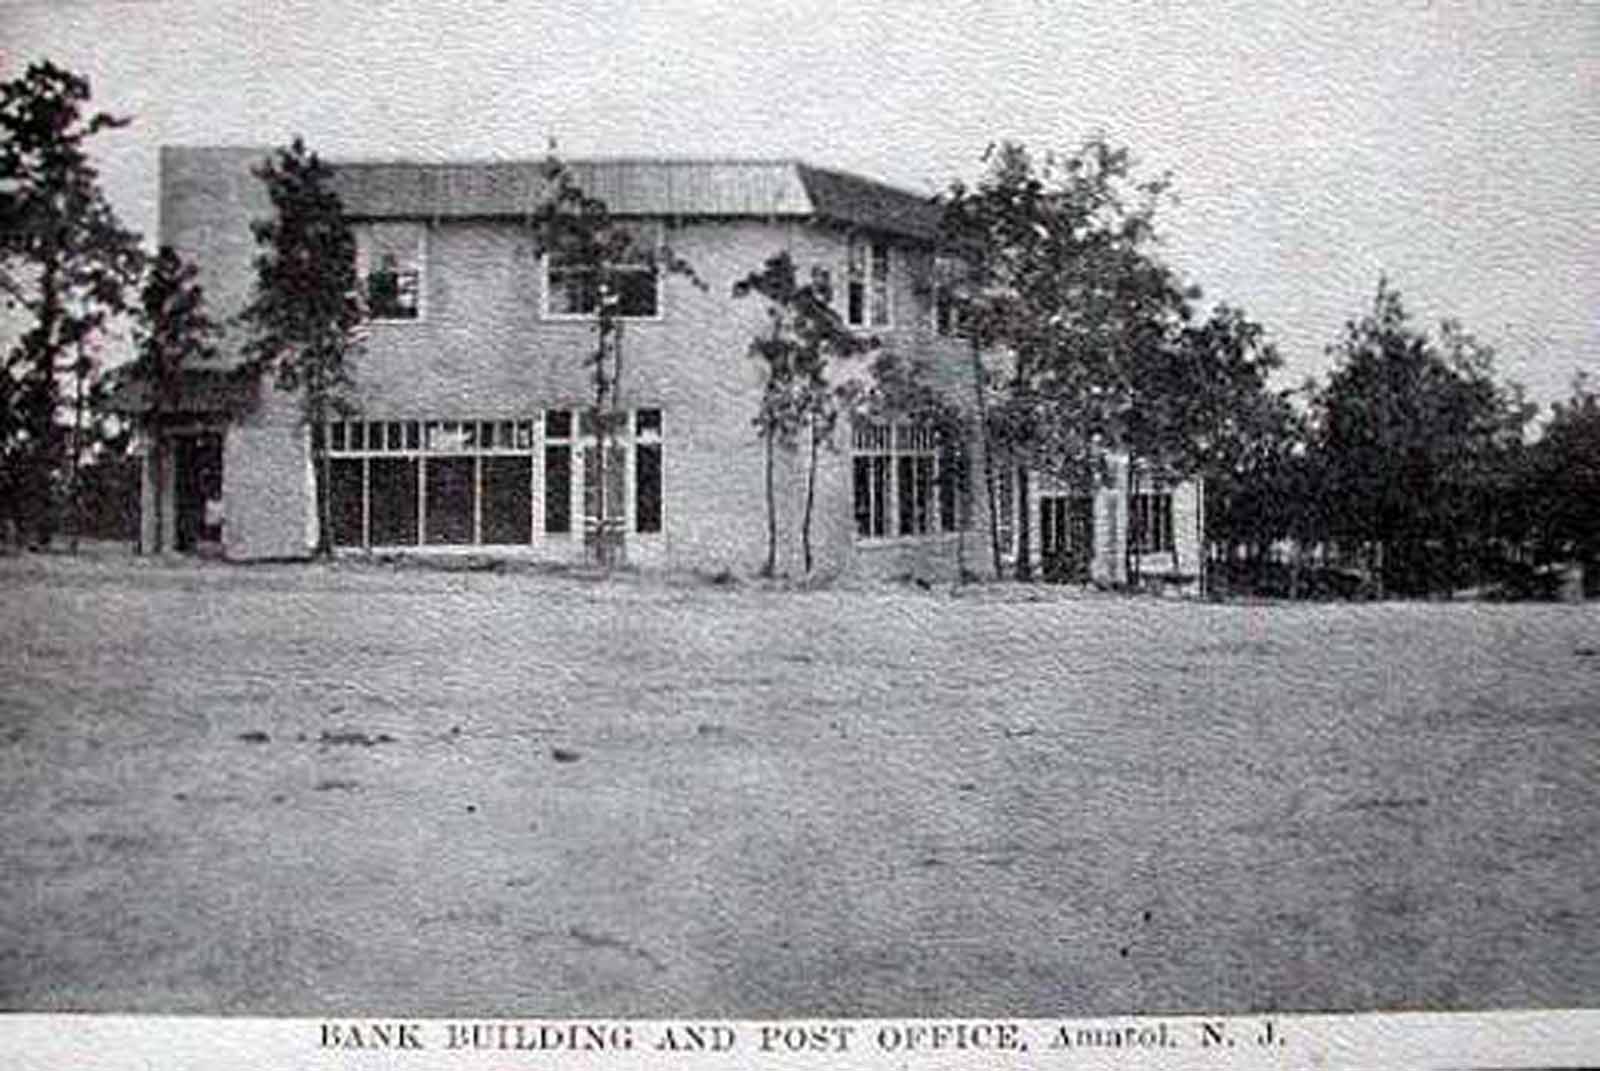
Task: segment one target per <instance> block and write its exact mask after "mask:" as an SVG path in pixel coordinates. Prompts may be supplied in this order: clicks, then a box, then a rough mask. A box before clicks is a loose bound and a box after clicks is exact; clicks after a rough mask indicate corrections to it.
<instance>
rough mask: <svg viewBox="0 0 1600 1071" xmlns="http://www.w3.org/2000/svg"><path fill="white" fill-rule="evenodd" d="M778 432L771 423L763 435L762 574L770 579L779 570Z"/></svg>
mask: <svg viewBox="0 0 1600 1071" xmlns="http://www.w3.org/2000/svg"><path fill="white" fill-rule="evenodd" d="M776 433H777V429H776V428H773V427H772V426H770V425H769V426H768V427H767V429H766V432H765V435H764V436H763V438H764V439H765V440H766V448H767V564H766V565H764V566H762V567H761V575H762V576H764V577H766V578H767V579H769V580H770V579H772V577H773V576H775V575H776V574H777V571H778V496H777V492H776V491H775V490H774V489H773V473H772V467H773V453H774V450H775V446H774V443H773V437H774V435H776Z"/></svg>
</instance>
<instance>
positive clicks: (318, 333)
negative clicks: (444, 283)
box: [241, 137, 364, 555]
mask: <svg viewBox="0 0 1600 1071" xmlns="http://www.w3.org/2000/svg"><path fill="white" fill-rule="evenodd" d="M253 174H254V175H255V176H256V178H258V179H260V180H261V181H262V182H263V183H265V184H266V187H267V195H268V197H269V198H270V199H271V202H272V208H273V214H272V215H271V216H270V217H269V218H266V219H258V220H255V221H253V222H252V223H251V225H250V229H251V233H252V234H253V235H254V236H255V241H256V246H257V253H256V257H255V272H256V279H255V287H254V290H253V292H252V295H251V299H250V303H249V304H248V305H247V306H246V307H245V310H244V312H243V313H242V315H241V319H242V320H243V322H244V323H245V324H246V325H247V326H248V328H249V330H250V337H249V339H248V340H247V341H246V342H245V345H244V353H245V355H246V358H247V368H249V369H250V370H252V371H254V372H256V373H258V374H270V375H272V377H273V379H274V382H275V383H276V385H277V388H278V389H279V390H283V391H290V392H295V393H296V394H297V395H298V396H299V399H300V414H301V420H302V422H303V423H304V424H305V425H306V426H307V427H308V428H309V429H310V439H311V451H312V467H313V471H314V472H315V473H316V484H317V489H316V500H317V517H318V525H317V552H318V553H319V554H323V555H326V554H330V553H332V523H331V519H330V516H329V493H330V492H329V474H328V457H327V451H326V443H325V434H324V429H325V428H326V427H327V422H328V420H329V419H331V418H332V417H333V416H335V415H339V414H342V413H345V412H348V411H349V410H350V408H351V402H350V393H351V390H352V387H353V385H354V384H353V379H352V376H351V357H352V356H353V355H354V353H355V352H356V351H357V350H359V348H360V347H361V345H362V342H363V338H364V334H363V327H362V323H363V310H362V302H361V297H360V293H359V288H358V285H357V278H356V244H355V237H354V235H353V234H352V233H351V230H350V225H349V223H348V222H347V221H346V219H345V216H344V211H343V208H342V206H341V204H340V201H339V195H338V194H337V193H336V192H335V191H334V189H333V187H332V185H331V182H330V180H331V178H332V175H333V172H332V171H331V169H329V167H328V166H327V165H326V164H324V163H323V162H322V160H321V159H319V158H318V156H317V154H316V153H314V152H311V151H310V150H308V149H307V148H306V145H305V142H304V141H302V140H301V139H300V138H298V137H297V138H295V139H294V141H293V142H292V143H291V144H290V145H289V146H288V147H287V148H280V149H278V150H277V151H276V152H275V153H274V154H273V155H272V156H271V157H270V158H269V159H267V160H266V161H265V162H263V163H262V164H261V165H260V166H259V167H257V168H255V169H254V172H253Z"/></svg>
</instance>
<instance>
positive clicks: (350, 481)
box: [324, 409, 663, 547]
mask: <svg viewBox="0 0 1600 1071" xmlns="http://www.w3.org/2000/svg"><path fill="white" fill-rule="evenodd" d="M577 423H578V421H577V411H575V410H571V409H552V410H549V411H547V412H545V413H543V414H540V415H539V416H537V417H524V418H518V419H510V420H506V419H499V420H343V421H335V422H332V423H330V424H328V425H327V427H326V429H325V431H324V434H325V435H326V442H327V448H328V455H329V469H328V473H329V489H328V490H329V504H330V513H331V523H332V537H333V543H334V545H335V546H339V547H415V546H518V545H528V544H531V543H534V542H536V541H538V540H539V539H541V538H543V537H545V536H557V537H559V536H565V535H569V534H571V533H572V531H573V527H574V525H573V520H574V516H575V514H577V513H578V512H580V511H585V505H584V502H583V501H580V499H581V498H582V496H583V495H585V494H586V493H587V492H588V490H589V489H590V487H591V486H592V485H593V484H594V480H595V477H596V473H595V471H593V470H594V469H595V467H596V466H595V463H594V461H593V460H592V458H588V457H586V456H585V455H586V453H589V454H592V453H593V436H592V435H587V434H585V433H584V432H583V430H582V429H579V428H578V427H576V425H577ZM627 428H628V430H627V431H626V432H624V433H623V434H622V435H621V436H620V441H619V442H617V444H616V447H615V449H616V451H617V454H616V456H618V457H619V458H621V459H622V460H621V462H620V464H618V465H617V466H615V467H614V468H613V471H612V472H611V473H610V474H609V476H608V479H609V480H611V481H615V485H616V487H615V490H614V497H613V501H616V502H618V503H619V504H621V503H625V502H626V501H627V497H626V496H625V495H624V494H623V493H622V488H623V487H624V486H627V485H630V484H631V487H632V496H631V498H632V503H633V508H632V510H631V511H629V512H631V517H626V518H624V519H625V520H626V521H627V522H628V523H629V525H630V527H631V528H632V529H633V530H634V531H636V532H638V533H641V534H650V533H655V532H659V531H661V521H662V511H663V488H662V478H661V477H662V418H661V410H659V409H640V410H637V411H635V412H634V413H632V414H630V419H629V421H628V425H627ZM630 453H631V457H632V461H631V463H630V462H629V460H628V458H629V456H630ZM622 508H624V509H626V506H623V507H622Z"/></svg>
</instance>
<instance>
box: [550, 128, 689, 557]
mask: <svg viewBox="0 0 1600 1071" xmlns="http://www.w3.org/2000/svg"><path fill="white" fill-rule="evenodd" d="M544 178H545V181H546V183H547V184H548V186H549V193H548V195H547V196H546V197H545V198H544V200H543V201H542V202H541V204H540V206H539V208H538V209H537V211H535V212H534V213H533V214H532V215H531V216H530V218H529V226H530V230H531V232H532V234H533V238H534V242H535V244H536V245H537V246H538V247H539V252H540V253H541V254H543V255H546V256H550V257H554V258H559V259H560V261H561V262H562V263H563V264H564V265H565V266H566V267H567V268H568V269H569V270H570V271H572V272H573V273H574V275H575V276H576V277H578V278H581V279H583V280H585V281H586V289H585V292H584V294H583V302H582V303H583V305H584V306H585V311H589V312H592V314H593V316H594V331H595V344H594V349H593V350H592V351H591V352H590V355H589V367H590V369H591V370H592V375H593V379H592V382H593V386H594V404H593V406H592V407H591V409H590V413H589V420H590V423H591V424H592V426H593V427H594V433H595V439H596V446H597V449H596V451H595V458H596V464H597V465H598V467H599V472H598V473H597V480H598V487H599V493H598V494H597V496H596V521H597V522H598V527H597V531H596V538H595V542H594V544H593V548H594V553H595V556H596V559H597V561H598V562H599V564H601V565H603V566H605V567H607V568H609V567H610V566H612V565H613V564H616V563H618V562H620V561H621V560H623V558H624V557H625V554H626V543H625V539H626V536H625V533H624V531H623V524H622V518H623V511H624V506H623V504H622V502H621V501H620V496H621V483H620V480H618V481H615V486H613V483H614V481H612V480H610V479H608V478H607V475H606V474H607V471H608V469H611V467H612V466H617V467H616V468H615V469H614V470H612V471H616V472H620V471H621V468H620V466H621V465H622V464H623V459H622V458H621V457H620V456H616V451H615V449H614V447H613V445H612V441H613V437H614V436H616V435H617V434H618V433H620V432H621V431H622V430H623V429H624V427H625V426H626V423H627V418H628V414H627V413H626V412H625V411H624V410H623V409H622V408H621V385H622V381H623V358H624V348H623V329H624V326H625V324H626V316H625V313H624V309H623V293H624V288H625V286H626V283H627V279H626V276H625V274H624V268H623V266H625V265H626V266H627V270H628V272H630V273H635V272H637V271H638V269H639V268H641V267H643V268H646V269H648V270H649V272H650V273H651V274H652V275H659V274H661V273H665V274H668V275H677V276H682V277H684V278H686V279H688V280H689V281H690V282H692V283H693V284H694V285H696V286H697V287H700V288H702V289H703V288H704V283H703V282H702V281H701V280H700V278H699V276H698V275H696V274H695V271H694V269H693V267H692V266H691V265H690V264H689V263H688V262H687V261H686V260H684V259H683V258H681V257H679V256H677V255H676V254H675V253H673V251H672V250H671V249H670V248H669V247H666V246H664V245H658V244H655V243H652V242H647V241H644V240H642V239H641V237H640V235H639V233H638V231H636V230H635V229H634V228H632V227H630V226H628V225H627V223H626V221H623V220H619V219H617V218H616V217H615V216H613V215H612V214H611V211H610V208H609V207H608V206H607V204H606V202H605V200H604V199H603V198H600V197H596V196H593V195H591V194H589V193H587V192H586V191H585V190H584V189H583V188H582V187H581V186H580V185H579V184H578V182H577V180H576V179H575V178H574V177H573V174H572V171H571V169H569V168H568V167H567V166H566V165H565V164H563V163H562V162H561V161H560V160H558V159H556V158H555V157H554V156H551V157H550V158H549V160H548V161H547V163H546V166H545V174H544ZM613 497H616V498H617V499H619V500H618V501H613Z"/></svg>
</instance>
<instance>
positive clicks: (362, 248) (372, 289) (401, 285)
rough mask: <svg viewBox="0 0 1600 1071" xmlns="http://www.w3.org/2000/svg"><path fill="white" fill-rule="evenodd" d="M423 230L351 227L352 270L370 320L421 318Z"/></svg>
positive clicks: (415, 225)
mask: <svg viewBox="0 0 1600 1071" xmlns="http://www.w3.org/2000/svg"><path fill="white" fill-rule="evenodd" d="M426 237H427V228H426V227H424V226H423V225H422V224H420V223H368V224H364V225H361V226H358V227H356V228H355V238H356V271H357V272H358V273H359V274H360V275H361V280H362V290H363V292H364V293H365V295H366V299H367V315H368V316H369V317H370V318H371V319H374V320H417V319H420V318H421V316H422V269H423V254H424V243H425V241H426Z"/></svg>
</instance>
